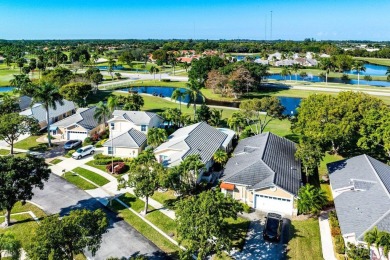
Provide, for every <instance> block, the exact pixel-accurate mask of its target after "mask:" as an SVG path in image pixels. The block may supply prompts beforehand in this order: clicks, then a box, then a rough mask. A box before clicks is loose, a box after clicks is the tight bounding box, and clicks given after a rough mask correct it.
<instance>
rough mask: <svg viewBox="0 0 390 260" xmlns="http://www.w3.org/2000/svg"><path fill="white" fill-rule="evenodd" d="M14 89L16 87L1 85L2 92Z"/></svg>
mask: <svg viewBox="0 0 390 260" xmlns="http://www.w3.org/2000/svg"><path fill="white" fill-rule="evenodd" d="M12 90H14V87H0V92H10V91H12Z"/></svg>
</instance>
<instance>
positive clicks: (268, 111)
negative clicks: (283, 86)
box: [240, 97, 285, 134]
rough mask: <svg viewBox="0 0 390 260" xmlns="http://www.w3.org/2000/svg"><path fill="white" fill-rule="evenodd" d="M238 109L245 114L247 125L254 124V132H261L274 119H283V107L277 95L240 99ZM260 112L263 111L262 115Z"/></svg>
mask: <svg viewBox="0 0 390 260" xmlns="http://www.w3.org/2000/svg"><path fill="white" fill-rule="evenodd" d="M240 109H241V110H242V111H243V113H244V114H245V116H246V118H247V121H248V125H251V127H252V125H253V126H254V128H255V129H254V130H253V131H254V132H255V133H256V134H259V133H263V131H264V129H265V128H266V127H267V125H268V124H269V123H270V122H271V121H273V120H275V119H283V118H284V115H283V111H284V110H285V107H284V106H282V105H281V104H280V100H279V99H278V98H277V97H265V98H262V99H251V100H245V101H242V102H241V104H240ZM262 113H265V115H264V116H262Z"/></svg>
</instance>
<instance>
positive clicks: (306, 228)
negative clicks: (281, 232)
mask: <svg viewBox="0 0 390 260" xmlns="http://www.w3.org/2000/svg"><path fill="white" fill-rule="evenodd" d="M290 239H291V240H290V241H289V243H288V248H287V258H288V259H300V260H322V259H323V258H322V249H321V237H320V227H319V224H318V220H317V219H308V220H303V221H292V222H291V226H290Z"/></svg>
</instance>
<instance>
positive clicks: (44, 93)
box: [32, 82, 64, 147]
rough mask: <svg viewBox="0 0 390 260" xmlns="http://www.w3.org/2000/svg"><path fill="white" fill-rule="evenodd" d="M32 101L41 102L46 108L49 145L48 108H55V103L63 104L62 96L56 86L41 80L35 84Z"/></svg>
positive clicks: (49, 141)
mask: <svg viewBox="0 0 390 260" xmlns="http://www.w3.org/2000/svg"><path fill="white" fill-rule="evenodd" d="M32 99H33V101H34V102H33V103H41V104H42V107H43V108H44V109H45V110H46V122H47V140H48V144H49V147H51V136H50V115H49V109H50V108H52V109H54V110H55V109H57V105H61V106H62V105H63V104H64V102H63V97H62V96H61V95H60V93H59V89H58V87H57V86H55V85H53V84H51V83H48V82H42V83H41V84H40V85H38V86H36V87H35V89H34V92H33V94H32Z"/></svg>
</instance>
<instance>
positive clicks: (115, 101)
mask: <svg viewBox="0 0 390 260" xmlns="http://www.w3.org/2000/svg"><path fill="white" fill-rule="evenodd" d="M118 106H119V98H118V96H110V97H109V98H108V99H107V107H108V110H110V112H111V113H112V112H114V110H115V109H117V107H118Z"/></svg>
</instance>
